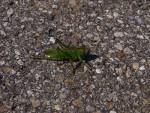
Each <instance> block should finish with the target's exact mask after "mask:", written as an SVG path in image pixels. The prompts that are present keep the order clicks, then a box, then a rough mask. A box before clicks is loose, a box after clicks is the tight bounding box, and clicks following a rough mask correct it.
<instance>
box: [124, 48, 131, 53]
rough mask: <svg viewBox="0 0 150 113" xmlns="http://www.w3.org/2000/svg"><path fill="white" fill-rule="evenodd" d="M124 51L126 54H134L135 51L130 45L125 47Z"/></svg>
mask: <svg viewBox="0 0 150 113" xmlns="http://www.w3.org/2000/svg"><path fill="white" fill-rule="evenodd" d="M124 52H125V53H126V54H132V53H133V51H132V50H131V49H130V48H128V47H126V48H124Z"/></svg>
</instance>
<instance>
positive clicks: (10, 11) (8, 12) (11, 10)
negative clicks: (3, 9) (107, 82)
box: [7, 8, 14, 17]
mask: <svg viewBox="0 0 150 113" xmlns="http://www.w3.org/2000/svg"><path fill="white" fill-rule="evenodd" d="M13 12H14V11H13V9H12V8H10V9H9V10H8V11H7V15H8V17H9V16H11V15H12V14H13Z"/></svg>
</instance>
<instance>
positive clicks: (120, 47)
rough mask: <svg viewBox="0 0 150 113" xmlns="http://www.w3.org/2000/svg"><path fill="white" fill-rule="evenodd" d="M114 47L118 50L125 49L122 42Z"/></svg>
mask: <svg viewBox="0 0 150 113" xmlns="http://www.w3.org/2000/svg"><path fill="white" fill-rule="evenodd" d="M114 47H115V48H116V49H118V50H122V49H123V47H122V44H120V43H117V44H115V45H114Z"/></svg>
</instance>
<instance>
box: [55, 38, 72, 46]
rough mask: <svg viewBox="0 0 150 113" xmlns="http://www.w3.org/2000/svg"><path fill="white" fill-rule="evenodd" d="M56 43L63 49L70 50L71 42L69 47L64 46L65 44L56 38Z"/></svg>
mask: <svg viewBox="0 0 150 113" xmlns="http://www.w3.org/2000/svg"><path fill="white" fill-rule="evenodd" d="M56 42H57V43H58V44H59V45H60V46H61V47H62V48H69V47H70V45H71V42H69V44H68V45H66V44H64V43H63V42H61V41H60V40H59V39H58V38H56Z"/></svg>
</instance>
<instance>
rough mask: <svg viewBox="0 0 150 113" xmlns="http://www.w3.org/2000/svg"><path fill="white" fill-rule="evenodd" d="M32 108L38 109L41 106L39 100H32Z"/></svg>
mask: <svg viewBox="0 0 150 113" xmlns="http://www.w3.org/2000/svg"><path fill="white" fill-rule="evenodd" d="M31 103H32V107H33V108H37V107H39V106H40V105H41V103H40V101H39V100H35V99H31Z"/></svg>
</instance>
